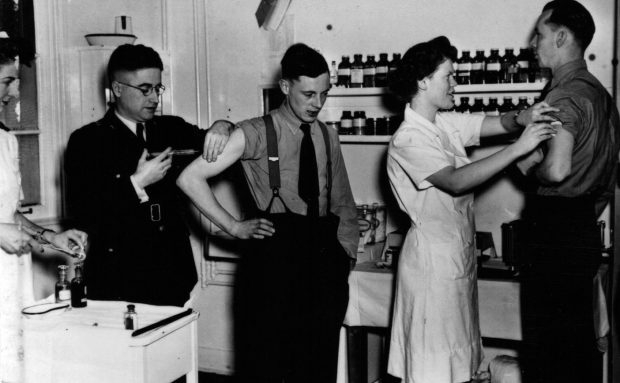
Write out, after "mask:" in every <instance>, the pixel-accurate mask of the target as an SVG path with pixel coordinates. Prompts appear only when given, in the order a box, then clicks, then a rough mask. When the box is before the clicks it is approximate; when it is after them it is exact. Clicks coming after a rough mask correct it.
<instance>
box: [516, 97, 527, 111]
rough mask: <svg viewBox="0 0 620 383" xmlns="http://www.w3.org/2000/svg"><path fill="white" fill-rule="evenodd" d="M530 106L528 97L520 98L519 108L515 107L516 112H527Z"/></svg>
mask: <svg viewBox="0 0 620 383" xmlns="http://www.w3.org/2000/svg"><path fill="white" fill-rule="evenodd" d="M529 107H530V105H529V104H528V103H527V97H526V96H519V102H518V103H517V106H515V109H516V110H525V109H527V108H529Z"/></svg>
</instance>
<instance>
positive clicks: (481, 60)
mask: <svg viewBox="0 0 620 383" xmlns="http://www.w3.org/2000/svg"><path fill="white" fill-rule="evenodd" d="M486 59H487V58H486V57H485V55H484V51H483V50H477V51H476V55H475V56H474V58H473V59H472V60H471V71H470V72H469V82H470V83H471V84H482V83H484V71H485V68H486V67H485V64H486Z"/></svg>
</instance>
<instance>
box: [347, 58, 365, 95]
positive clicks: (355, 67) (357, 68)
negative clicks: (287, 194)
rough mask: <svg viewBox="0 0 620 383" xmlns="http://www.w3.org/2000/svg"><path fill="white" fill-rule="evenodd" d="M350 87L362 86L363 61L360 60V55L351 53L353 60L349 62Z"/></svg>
mask: <svg viewBox="0 0 620 383" xmlns="http://www.w3.org/2000/svg"><path fill="white" fill-rule="evenodd" d="M350 86H351V88H361V87H362V86H364V63H363V62H362V55H360V54H356V55H353V62H352V63H351V85H350Z"/></svg>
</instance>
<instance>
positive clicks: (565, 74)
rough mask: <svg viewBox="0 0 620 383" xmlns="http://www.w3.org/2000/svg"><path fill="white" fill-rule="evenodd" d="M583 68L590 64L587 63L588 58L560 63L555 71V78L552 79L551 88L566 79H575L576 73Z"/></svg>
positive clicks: (585, 68)
mask: <svg viewBox="0 0 620 383" xmlns="http://www.w3.org/2000/svg"><path fill="white" fill-rule="evenodd" d="M582 69H584V70H587V69H588V65H587V64H586V60H584V59H577V60H573V61H570V62H567V63H566V64H562V65H560V67H558V69H556V70H555V72H554V73H553V78H552V79H551V85H550V87H549V90H551V89H553V88H555V87H556V86H558V85H560V84H562V83H564V82H566V81H569V80H571V79H573V78H574V77H575V75H576V73H577V72H578V71H579V70H582Z"/></svg>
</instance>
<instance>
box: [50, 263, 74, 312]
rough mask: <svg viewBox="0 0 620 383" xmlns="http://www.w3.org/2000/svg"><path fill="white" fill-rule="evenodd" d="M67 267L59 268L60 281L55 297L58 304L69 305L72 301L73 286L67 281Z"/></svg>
mask: <svg viewBox="0 0 620 383" xmlns="http://www.w3.org/2000/svg"><path fill="white" fill-rule="evenodd" d="M67 268H68V267H67V266H66V265H59V266H58V281H56V286H55V288H54V296H55V297H56V303H69V301H70V300H71V286H70V285H69V281H67Z"/></svg>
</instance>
